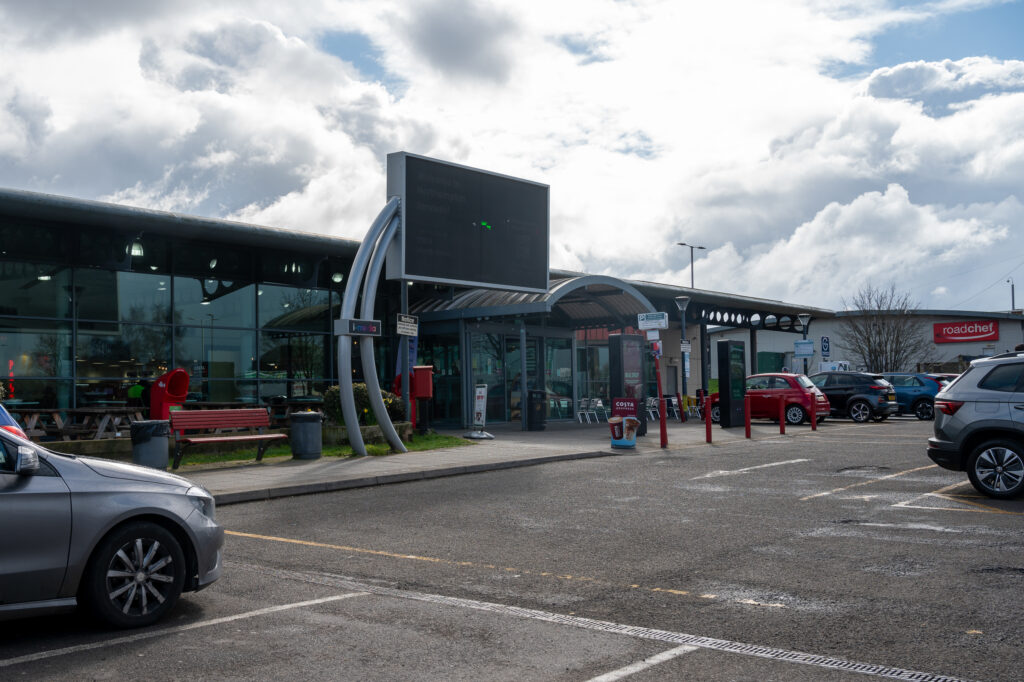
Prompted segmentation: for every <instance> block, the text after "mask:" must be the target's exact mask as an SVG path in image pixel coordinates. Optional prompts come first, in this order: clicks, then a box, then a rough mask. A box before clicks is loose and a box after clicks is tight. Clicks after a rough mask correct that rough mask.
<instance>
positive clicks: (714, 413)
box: [711, 405, 722, 424]
mask: <svg viewBox="0 0 1024 682" xmlns="http://www.w3.org/2000/svg"><path fill="white" fill-rule="evenodd" d="M711 421H712V423H714V424H718V423H719V422H721V421H722V408H721V407H719V406H718V405H712V406H711Z"/></svg>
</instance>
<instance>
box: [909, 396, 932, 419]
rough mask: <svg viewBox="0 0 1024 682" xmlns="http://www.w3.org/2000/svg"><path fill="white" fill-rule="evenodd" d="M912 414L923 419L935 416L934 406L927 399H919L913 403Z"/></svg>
mask: <svg viewBox="0 0 1024 682" xmlns="http://www.w3.org/2000/svg"><path fill="white" fill-rule="evenodd" d="M914 416H915V417H917V418H918V419H920V420H922V421H925V420H928V419H934V418H935V406H934V405H933V404H932V403H931V401H929V400H919V401H917V402H916V403H914Z"/></svg>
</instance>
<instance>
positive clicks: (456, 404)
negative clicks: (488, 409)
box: [417, 334, 462, 423]
mask: <svg viewBox="0 0 1024 682" xmlns="http://www.w3.org/2000/svg"><path fill="white" fill-rule="evenodd" d="M417 362H418V364H420V365H431V366H433V368H434V400H433V401H432V402H431V404H432V405H433V414H431V419H432V420H433V421H440V422H453V423H461V420H462V381H461V378H462V377H461V372H462V366H461V360H460V353H459V337H458V335H457V334H443V335H442V334H438V335H436V336H425V337H421V338H420V340H419V357H418V360H417Z"/></svg>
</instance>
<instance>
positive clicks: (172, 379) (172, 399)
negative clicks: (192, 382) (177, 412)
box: [149, 369, 188, 419]
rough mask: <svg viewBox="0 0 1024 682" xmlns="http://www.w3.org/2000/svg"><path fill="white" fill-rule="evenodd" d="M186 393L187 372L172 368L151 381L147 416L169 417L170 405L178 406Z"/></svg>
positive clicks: (153, 417)
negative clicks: (151, 386)
mask: <svg viewBox="0 0 1024 682" xmlns="http://www.w3.org/2000/svg"><path fill="white" fill-rule="evenodd" d="M187 395H188V372H186V371H185V370H183V369H172V370H171V371H170V372H167V373H166V374H163V375H161V376H160V377H158V378H157V380H156V381H155V382H153V388H152V389H150V392H149V401H150V402H149V418H150V419H170V416H171V415H170V411H171V407H180V406H181V405H182V404H183V403H184V402H185V397H186V396H187Z"/></svg>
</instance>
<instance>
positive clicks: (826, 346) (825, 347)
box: [821, 336, 831, 358]
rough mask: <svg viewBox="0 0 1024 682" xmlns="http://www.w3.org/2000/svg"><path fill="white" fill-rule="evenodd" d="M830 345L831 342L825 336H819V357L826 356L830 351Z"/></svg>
mask: <svg viewBox="0 0 1024 682" xmlns="http://www.w3.org/2000/svg"><path fill="white" fill-rule="evenodd" d="M830 345H831V342H830V341H829V338H828V337H827V336H823V337H821V357H823V358H827V357H828V356H829V352H830V351H831V348H830Z"/></svg>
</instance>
